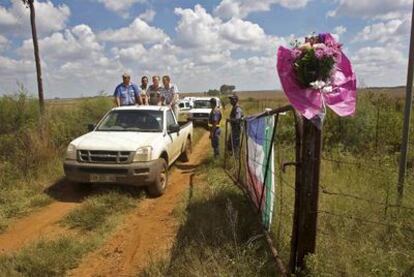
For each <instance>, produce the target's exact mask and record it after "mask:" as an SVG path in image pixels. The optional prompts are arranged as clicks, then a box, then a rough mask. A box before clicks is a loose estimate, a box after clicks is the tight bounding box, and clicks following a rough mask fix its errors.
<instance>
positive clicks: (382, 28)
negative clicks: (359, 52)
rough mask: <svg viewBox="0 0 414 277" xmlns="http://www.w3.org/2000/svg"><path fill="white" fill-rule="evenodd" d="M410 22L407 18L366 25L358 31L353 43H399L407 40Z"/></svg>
mask: <svg viewBox="0 0 414 277" xmlns="http://www.w3.org/2000/svg"><path fill="white" fill-rule="evenodd" d="M410 27H411V20H410V18H409V17H408V16H406V17H405V18H402V19H392V20H389V21H387V22H379V23H375V24H372V25H368V26H366V27H364V29H362V31H360V32H359V33H358V34H357V35H356V37H355V39H354V41H360V42H361V41H378V42H381V43H385V42H399V41H401V40H402V39H408V37H409V34H410Z"/></svg>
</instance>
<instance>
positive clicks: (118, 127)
mask: <svg viewBox="0 0 414 277" xmlns="http://www.w3.org/2000/svg"><path fill="white" fill-rule="evenodd" d="M162 126H163V116H162V112H161V111H140V110H124V111H123V110H118V111H112V112H110V113H109V114H108V115H107V116H106V117H105V118H104V119H103V120H102V122H101V123H100V124H99V126H98V127H97V128H96V130H97V131H137V132H161V131H162Z"/></svg>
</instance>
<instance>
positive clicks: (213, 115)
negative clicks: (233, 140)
mask: <svg viewBox="0 0 414 277" xmlns="http://www.w3.org/2000/svg"><path fill="white" fill-rule="evenodd" d="M210 106H211V112H210V115H209V118H208V123H209V124H210V125H211V128H210V140H211V146H212V147H213V151H214V157H215V158H217V157H218V156H219V154H220V148H219V142H220V135H221V130H220V121H221V117H222V115H221V111H220V109H219V108H218V107H217V100H216V98H211V99H210Z"/></svg>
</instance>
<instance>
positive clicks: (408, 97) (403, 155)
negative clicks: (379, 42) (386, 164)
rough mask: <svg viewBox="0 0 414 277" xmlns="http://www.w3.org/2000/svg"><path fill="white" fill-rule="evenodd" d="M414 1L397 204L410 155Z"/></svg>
mask: <svg viewBox="0 0 414 277" xmlns="http://www.w3.org/2000/svg"><path fill="white" fill-rule="evenodd" d="M413 24H414V1H413V12H412V15H411V37H410V51H409V54H408V70H407V86H406V94H405V108H404V126H403V133H402V143H401V157H400V170H399V173H398V199H397V202H398V203H401V201H402V198H403V196H404V183H405V177H406V170H407V155H408V142H409V136H410V118H411V109H412V105H413V77H414V76H413V74H414V28H413Z"/></svg>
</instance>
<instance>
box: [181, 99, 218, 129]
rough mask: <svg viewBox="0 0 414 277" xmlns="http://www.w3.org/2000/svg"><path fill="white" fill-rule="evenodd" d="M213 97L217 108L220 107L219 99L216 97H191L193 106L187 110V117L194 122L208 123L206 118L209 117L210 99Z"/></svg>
mask: <svg viewBox="0 0 414 277" xmlns="http://www.w3.org/2000/svg"><path fill="white" fill-rule="evenodd" d="M211 98H215V99H216V102H217V108H221V101H220V98H218V97H195V98H194V99H193V107H192V109H191V110H189V111H188V114H187V118H188V120H189V121H192V122H193V123H194V124H201V125H208V118H209V117H210V112H211V106H210V99H211Z"/></svg>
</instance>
